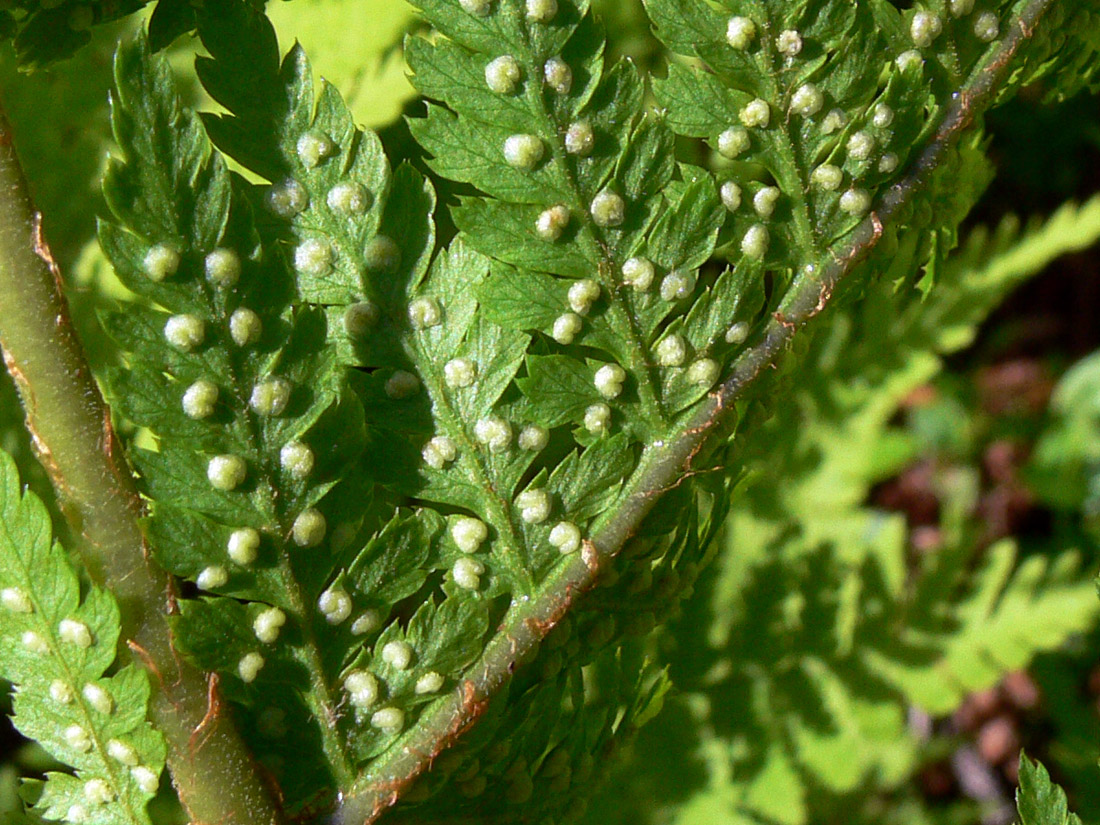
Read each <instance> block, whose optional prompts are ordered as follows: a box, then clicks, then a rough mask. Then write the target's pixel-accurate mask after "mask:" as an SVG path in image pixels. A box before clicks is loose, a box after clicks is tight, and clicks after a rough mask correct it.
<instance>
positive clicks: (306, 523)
mask: <svg viewBox="0 0 1100 825" xmlns="http://www.w3.org/2000/svg"><path fill="white" fill-rule="evenodd" d="M327 531H328V522H327V521H326V520H325V517H324V516H323V515H322V514H321V512H320V511H319V510H317V509H315V508H313V507H310V508H309V509H308V510H303V511H302V512H300V513H299V514H298V517H297V518H295V519H294V524H293V525H292V526H291V528H290V536H291V538H293V539H294V543H295V544H297V545H298V546H299V547H316V546H317V545H318V544H320V543H321V542H322V541H324V539H325V533H326V532H327Z"/></svg>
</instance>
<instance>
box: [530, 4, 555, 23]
mask: <svg viewBox="0 0 1100 825" xmlns="http://www.w3.org/2000/svg"><path fill="white" fill-rule="evenodd" d="M557 13H558V0H527V19H528V20H530V21H531V22H532V23H549V22H550V21H551V20H553V19H554V15H555V14H557Z"/></svg>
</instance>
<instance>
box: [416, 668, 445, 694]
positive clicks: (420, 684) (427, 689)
mask: <svg viewBox="0 0 1100 825" xmlns="http://www.w3.org/2000/svg"><path fill="white" fill-rule="evenodd" d="M443 681H444V680H443V676H442V675H441V674H439V673H436V672H435V671H434V670H430V671H428V672H427V673H425V674H424V675H423V676H421V677H420V678H419V679H417V680H416V687H414V688H413V690H414V691H415V692H416V693H417V695H419V696H423V695H424V694H426V693H438V692H439V691H440V689H441V688H442V687H443Z"/></svg>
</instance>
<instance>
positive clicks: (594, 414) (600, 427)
mask: <svg viewBox="0 0 1100 825" xmlns="http://www.w3.org/2000/svg"><path fill="white" fill-rule="evenodd" d="M610 427H611V408H610V407H609V406H607V404H592V405H591V406H589V407H588V408H587V409H586V410H585V411H584V428H585V429H586V430H588V432H590V433H592V434H593V435H603V434H605V433H606V432H607V431H608V429H609V428H610Z"/></svg>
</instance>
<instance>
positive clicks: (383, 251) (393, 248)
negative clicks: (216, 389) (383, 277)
mask: <svg viewBox="0 0 1100 825" xmlns="http://www.w3.org/2000/svg"><path fill="white" fill-rule="evenodd" d="M363 263H364V264H366V267H367V269H370V270H374V271H377V272H392V271H393V270H395V269H397V267H398V265H399V264H400V263H401V248H400V247H399V246H398V245H397V243H396V242H395V241H394V239H393V238H391V237H389V236H388V235H375V236H374V237H373V238H371V239H370V240H369V241H367V245H366V246H365V247H363Z"/></svg>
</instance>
